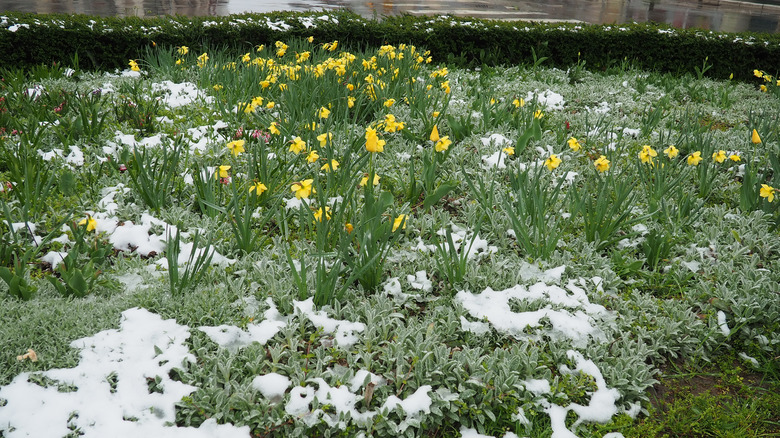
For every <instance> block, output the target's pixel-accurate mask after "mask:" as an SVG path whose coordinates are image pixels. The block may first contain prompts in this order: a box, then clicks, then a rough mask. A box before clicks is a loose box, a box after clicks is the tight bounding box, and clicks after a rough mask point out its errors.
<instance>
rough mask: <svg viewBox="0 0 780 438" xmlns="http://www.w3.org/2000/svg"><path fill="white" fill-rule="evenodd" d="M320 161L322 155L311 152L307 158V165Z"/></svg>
mask: <svg viewBox="0 0 780 438" xmlns="http://www.w3.org/2000/svg"><path fill="white" fill-rule="evenodd" d="M319 159H320V154H318V153H317V151H311V152H309V155H307V156H306V162H307V163H314V162H316V161H317V160H319Z"/></svg>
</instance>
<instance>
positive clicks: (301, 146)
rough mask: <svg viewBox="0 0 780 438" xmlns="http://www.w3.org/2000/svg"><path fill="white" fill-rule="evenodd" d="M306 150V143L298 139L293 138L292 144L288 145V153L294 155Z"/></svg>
mask: <svg viewBox="0 0 780 438" xmlns="http://www.w3.org/2000/svg"><path fill="white" fill-rule="evenodd" d="M305 150H306V142H305V141H303V140H301V138H300V137H295V138H294V139H292V142H291V144H290V152H292V153H294V154H295V155H298V154H300V153H301V152H304V151H305Z"/></svg>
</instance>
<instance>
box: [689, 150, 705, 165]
mask: <svg viewBox="0 0 780 438" xmlns="http://www.w3.org/2000/svg"><path fill="white" fill-rule="evenodd" d="M701 160H702V158H701V151H696V152H694V153H692V154H690V155H688V165H689V166H698V165H699V163H700V162H701Z"/></svg>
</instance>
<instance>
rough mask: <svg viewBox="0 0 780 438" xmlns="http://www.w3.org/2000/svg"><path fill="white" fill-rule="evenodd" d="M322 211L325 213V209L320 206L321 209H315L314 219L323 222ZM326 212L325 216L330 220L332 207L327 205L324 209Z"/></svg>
mask: <svg viewBox="0 0 780 438" xmlns="http://www.w3.org/2000/svg"><path fill="white" fill-rule="evenodd" d="M322 213H323V210H322V208H320V209H319V210H317V211H315V212H314V219H315V220H316V221H317V222H322ZM324 213H325V217H326V218H327V219H328V220H330V207H328V206H326V207H325V211H324Z"/></svg>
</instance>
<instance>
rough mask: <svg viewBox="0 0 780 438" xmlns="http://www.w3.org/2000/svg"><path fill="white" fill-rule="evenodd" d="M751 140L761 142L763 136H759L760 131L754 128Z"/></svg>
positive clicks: (755, 142) (756, 142) (754, 142)
mask: <svg viewBox="0 0 780 438" xmlns="http://www.w3.org/2000/svg"><path fill="white" fill-rule="evenodd" d="M750 141H751V142H753V144H758V143H761V137H759V135H758V131H756V130H755V129H754V130H753V134H752V135H751V136H750Z"/></svg>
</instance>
